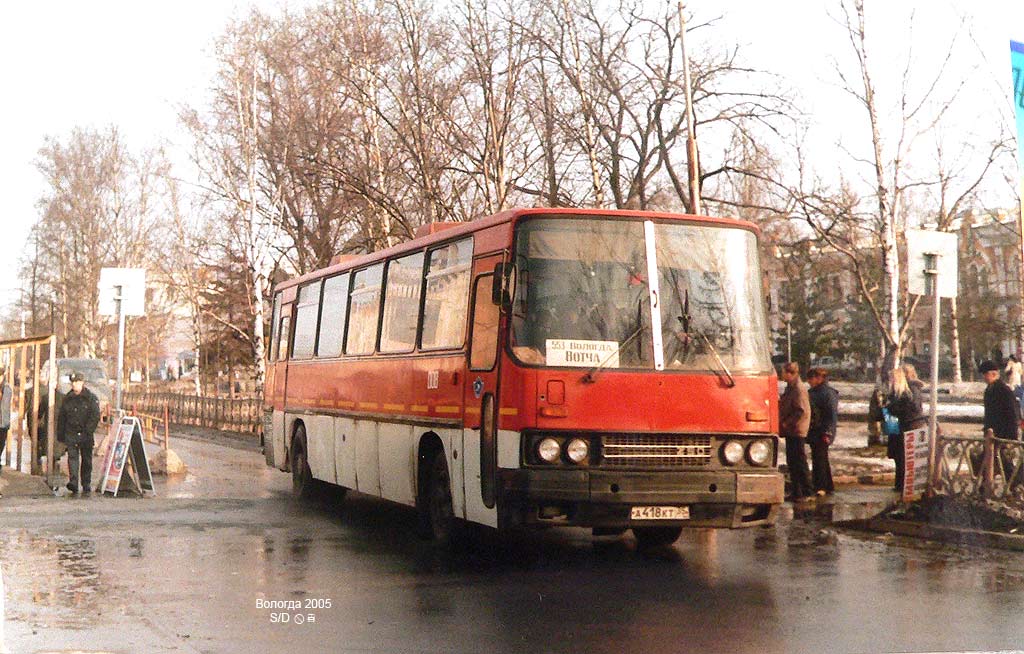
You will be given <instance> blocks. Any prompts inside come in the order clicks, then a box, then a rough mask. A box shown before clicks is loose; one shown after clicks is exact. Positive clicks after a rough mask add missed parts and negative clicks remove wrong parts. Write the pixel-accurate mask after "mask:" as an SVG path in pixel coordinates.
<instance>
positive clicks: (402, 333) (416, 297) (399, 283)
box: [380, 252, 423, 352]
mask: <svg viewBox="0 0 1024 654" xmlns="http://www.w3.org/2000/svg"><path fill="white" fill-rule="evenodd" d="M384 288H385V291H384V319H383V322H382V323H381V328H380V351H381V352H412V351H413V349H415V347H416V322H417V318H418V317H419V315H420V295H421V293H422V291H423V253H422V252H417V253H416V254H411V255H409V256H406V257H402V258H401V259H393V260H392V261H390V262H388V276H387V283H386V284H385V285H384Z"/></svg>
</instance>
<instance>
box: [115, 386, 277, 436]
mask: <svg viewBox="0 0 1024 654" xmlns="http://www.w3.org/2000/svg"><path fill="white" fill-rule="evenodd" d="M122 406H124V408H125V409H127V410H129V411H131V410H134V411H137V412H139V413H147V414H150V415H156V416H160V415H163V412H164V409H165V408H166V409H167V415H168V417H169V419H170V421H171V422H172V423H174V424H179V425H193V426H195V427H206V428H209V429H219V430H221V431H233V432H239V433H243V434H252V435H253V436H258V435H259V433H260V431H262V429H263V401H262V400H260V399H256V398H246V399H230V398H226V397H198V396H196V395H181V394H178V393H125V395H124V401H123V404H122Z"/></svg>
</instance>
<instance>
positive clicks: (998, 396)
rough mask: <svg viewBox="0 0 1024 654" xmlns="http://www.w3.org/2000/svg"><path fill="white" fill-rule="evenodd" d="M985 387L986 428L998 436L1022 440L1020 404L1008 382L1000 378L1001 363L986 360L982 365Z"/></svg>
mask: <svg viewBox="0 0 1024 654" xmlns="http://www.w3.org/2000/svg"><path fill="white" fill-rule="evenodd" d="M980 370H981V374H982V376H983V377H984V378H985V383H987V384H988V387H987V388H985V426H984V428H985V429H991V430H992V432H993V433H994V434H995V436H996V438H1004V439H1008V440H1020V404H1019V403H1018V402H1017V398H1016V396H1014V394H1013V391H1012V390H1011V389H1010V387H1009V386H1007V384H1006V382H1004V381H1003V380H1002V379H1000V378H999V365H998V364H996V362H995V361H984V362H982V364H981V367H980Z"/></svg>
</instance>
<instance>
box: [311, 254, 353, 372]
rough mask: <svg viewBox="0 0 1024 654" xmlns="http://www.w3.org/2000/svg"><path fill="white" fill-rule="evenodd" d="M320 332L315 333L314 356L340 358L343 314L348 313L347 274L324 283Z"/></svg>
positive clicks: (343, 326) (343, 324)
mask: <svg viewBox="0 0 1024 654" xmlns="http://www.w3.org/2000/svg"><path fill="white" fill-rule="evenodd" d="M320 306H321V307H322V308H321V309H320V330H319V331H318V332H317V344H316V355H317V356H318V357H340V356H341V345H342V337H343V336H344V335H345V314H346V312H347V311H348V273H345V274H343V275H337V276H335V277H331V278H330V279H328V280H327V281H326V282H324V293H323V301H322V302H321V303H320Z"/></svg>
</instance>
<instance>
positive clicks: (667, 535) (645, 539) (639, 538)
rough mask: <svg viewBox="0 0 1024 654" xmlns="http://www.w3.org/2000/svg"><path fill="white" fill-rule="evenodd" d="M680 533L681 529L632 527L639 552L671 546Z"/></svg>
mask: <svg viewBox="0 0 1024 654" xmlns="http://www.w3.org/2000/svg"><path fill="white" fill-rule="evenodd" d="M681 533H683V528H682V527H633V535H634V536H636V544H637V548H638V549H641V550H646V549H651V548H654V547H665V546H666V545H671V544H672V543H674V542H676V540H677V539H678V538H679V534H681Z"/></svg>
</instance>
